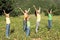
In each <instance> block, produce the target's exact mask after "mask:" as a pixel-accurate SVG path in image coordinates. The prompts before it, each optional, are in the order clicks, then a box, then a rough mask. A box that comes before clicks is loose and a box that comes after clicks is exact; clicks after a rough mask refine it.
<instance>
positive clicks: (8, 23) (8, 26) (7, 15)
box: [3, 10, 10, 38]
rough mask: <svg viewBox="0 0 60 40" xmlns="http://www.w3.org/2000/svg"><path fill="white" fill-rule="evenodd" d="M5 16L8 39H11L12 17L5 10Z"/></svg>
mask: <svg viewBox="0 0 60 40" xmlns="http://www.w3.org/2000/svg"><path fill="white" fill-rule="evenodd" d="M3 12H4V14H5V16H6V37H7V38H9V33H10V17H9V13H6V11H5V10H3Z"/></svg>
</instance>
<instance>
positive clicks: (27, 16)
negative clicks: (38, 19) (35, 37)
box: [20, 8, 30, 36]
mask: <svg viewBox="0 0 60 40" xmlns="http://www.w3.org/2000/svg"><path fill="white" fill-rule="evenodd" d="M20 10H21V11H22V12H23V14H24V21H23V25H24V26H23V28H24V30H25V31H26V36H29V34H30V28H29V27H30V22H29V15H28V12H29V11H30V8H29V9H28V10H25V11H23V10H22V9H21V8H20Z"/></svg>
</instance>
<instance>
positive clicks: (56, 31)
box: [0, 15, 60, 40]
mask: <svg viewBox="0 0 60 40" xmlns="http://www.w3.org/2000/svg"><path fill="white" fill-rule="evenodd" d="M10 18H11V27H10V31H11V32H10V39H9V40H33V39H36V40H40V39H41V40H60V16H53V24H52V28H51V30H50V31H48V29H47V23H48V17H47V16H43V15H42V18H41V22H40V27H39V32H38V33H37V34H35V23H36V18H35V16H34V15H30V22H31V27H30V32H31V33H30V36H29V37H26V34H25V32H24V31H23V15H22V16H19V17H10ZM5 30H6V24H5V17H4V16H0V40H8V39H7V38H6V36H5ZM39 38H40V39H39Z"/></svg>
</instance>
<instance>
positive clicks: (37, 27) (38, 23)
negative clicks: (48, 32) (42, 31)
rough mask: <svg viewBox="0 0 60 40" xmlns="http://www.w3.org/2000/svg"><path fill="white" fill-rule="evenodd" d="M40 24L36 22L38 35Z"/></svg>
mask: <svg viewBox="0 0 60 40" xmlns="http://www.w3.org/2000/svg"><path fill="white" fill-rule="evenodd" d="M39 24H40V22H36V33H37V32H38V29H39Z"/></svg>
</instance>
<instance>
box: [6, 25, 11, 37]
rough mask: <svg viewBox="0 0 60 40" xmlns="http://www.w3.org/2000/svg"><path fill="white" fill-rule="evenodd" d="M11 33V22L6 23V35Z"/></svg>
mask: <svg viewBox="0 0 60 40" xmlns="http://www.w3.org/2000/svg"><path fill="white" fill-rule="evenodd" d="M9 33H10V24H6V37H8V36H9Z"/></svg>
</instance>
